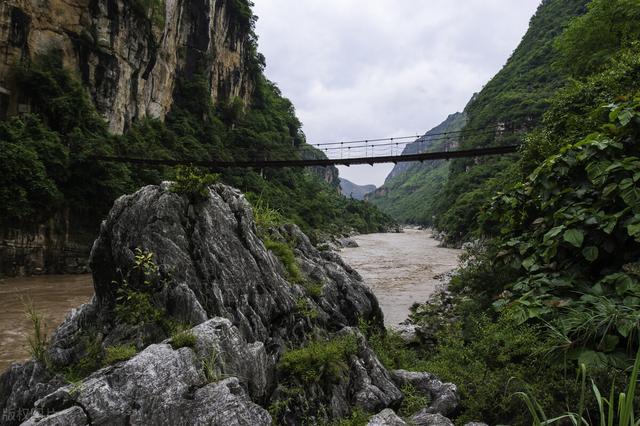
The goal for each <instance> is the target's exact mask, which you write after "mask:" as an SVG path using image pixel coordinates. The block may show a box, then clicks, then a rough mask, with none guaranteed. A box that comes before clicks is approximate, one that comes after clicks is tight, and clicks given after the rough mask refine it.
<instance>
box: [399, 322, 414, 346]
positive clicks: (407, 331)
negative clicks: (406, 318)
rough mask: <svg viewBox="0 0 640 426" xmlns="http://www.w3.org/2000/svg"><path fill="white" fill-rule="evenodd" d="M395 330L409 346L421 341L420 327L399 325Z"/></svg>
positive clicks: (407, 324) (406, 324)
mask: <svg viewBox="0 0 640 426" xmlns="http://www.w3.org/2000/svg"><path fill="white" fill-rule="evenodd" d="M393 330H394V331H395V332H396V333H398V336H400V338H401V339H402V340H404V342H405V343H407V344H411V343H418V342H419V341H420V338H419V337H418V327H417V326H416V325H415V324H409V323H405V324H398V325H397V326H395V327H393Z"/></svg>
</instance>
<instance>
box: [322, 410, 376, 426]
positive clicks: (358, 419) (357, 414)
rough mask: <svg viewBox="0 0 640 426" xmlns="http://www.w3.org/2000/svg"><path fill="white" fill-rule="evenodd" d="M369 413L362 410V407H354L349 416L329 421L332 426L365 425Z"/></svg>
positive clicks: (367, 421) (369, 415)
mask: <svg viewBox="0 0 640 426" xmlns="http://www.w3.org/2000/svg"><path fill="white" fill-rule="evenodd" d="M370 417H371V414H369V413H367V412H366V411H364V410H363V409H362V408H356V409H354V410H353V411H352V412H351V415H350V416H349V417H345V418H344V419H340V420H338V421H335V422H333V423H331V425H332V426H366V425H367V424H368V423H369V418H370Z"/></svg>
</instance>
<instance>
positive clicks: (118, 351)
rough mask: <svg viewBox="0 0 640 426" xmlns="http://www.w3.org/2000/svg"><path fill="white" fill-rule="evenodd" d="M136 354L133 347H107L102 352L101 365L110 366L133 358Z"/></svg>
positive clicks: (136, 351)
mask: <svg viewBox="0 0 640 426" xmlns="http://www.w3.org/2000/svg"><path fill="white" fill-rule="evenodd" d="M137 353H138V350H137V349H136V347H135V346H134V345H117V346H107V347H106V348H105V350H104V358H103V360H102V365H103V366H107V365H112V364H115V363H118V362H120V361H126V360H128V359H131V358H133V357H134V356H135V355H136V354H137Z"/></svg>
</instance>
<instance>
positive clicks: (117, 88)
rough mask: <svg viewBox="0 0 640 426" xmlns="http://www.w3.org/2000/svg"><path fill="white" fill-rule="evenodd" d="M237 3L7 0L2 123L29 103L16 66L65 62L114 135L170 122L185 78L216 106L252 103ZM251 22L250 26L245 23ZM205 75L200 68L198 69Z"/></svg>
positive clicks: (0, 26)
mask: <svg viewBox="0 0 640 426" xmlns="http://www.w3.org/2000/svg"><path fill="white" fill-rule="evenodd" d="M238 4H239V3H238V2H235V1H230V0H192V1H177V0H149V1H142V0H47V1H40V0H38V1H29V0H7V1H3V2H2V3H0V52H2V53H0V55H1V56H2V60H0V117H1V116H2V115H3V113H5V112H8V113H16V112H23V111H26V110H28V109H29V105H28V102H24V101H23V100H21V97H20V94H19V93H17V92H16V87H15V86H14V84H13V83H12V81H11V71H12V69H13V67H14V66H15V65H18V64H24V63H28V61H30V60H32V59H34V58H35V57H38V56H40V55H44V54H47V53H50V52H52V51H54V52H57V53H59V54H60V55H61V57H62V59H63V63H64V64H65V65H66V66H67V67H68V68H70V69H71V70H75V72H76V73H77V75H78V76H79V77H80V78H81V79H82V81H83V82H84V83H85V84H86V85H87V87H88V88H89V91H90V93H91V95H92V97H93V99H94V102H95V104H96V107H97V108H98V111H100V112H101V113H102V114H103V116H104V117H105V118H106V120H107V122H108V123H109V127H110V130H111V131H112V132H113V133H122V131H123V130H124V129H126V128H127V127H128V125H129V124H130V123H131V121H132V120H135V119H140V118H142V117H146V116H149V117H155V118H160V119H162V118H164V116H165V114H166V113H167V112H168V111H169V109H170V108H171V105H172V103H173V97H174V88H175V86H176V83H177V80H178V79H179V78H185V79H192V78H193V77H194V74H195V73H196V71H198V72H200V73H201V75H203V76H205V78H208V79H209V80H210V83H211V88H212V89H211V92H212V93H211V96H212V98H213V99H214V101H216V100H227V99H231V98H234V97H238V98H241V99H243V100H244V101H248V100H249V97H250V94H251V91H252V87H253V82H252V80H251V73H250V72H247V69H248V68H247V67H248V61H247V58H248V56H249V51H250V49H252V47H251V43H252V41H251V38H250V36H249V25H248V23H247V22H246V20H247V19H248V18H246V17H244V18H243V17H242V11H240V10H238ZM243 20H244V21H243ZM198 67H202V68H201V69H198Z"/></svg>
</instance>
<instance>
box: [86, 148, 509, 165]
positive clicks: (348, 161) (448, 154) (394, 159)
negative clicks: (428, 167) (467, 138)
mask: <svg viewBox="0 0 640 426" xmlns="http://www.w3.org/2000/svg"><path fill="white" fill-rule="evenodd" d="M518 148H519V145H507V146H498V147H490V148H477V149H465V150H458V151H441V152H423V153H420V154H409V155H387V156H381V157H360V158H344V159H343V158H320V159H315V160H254V161H216V160H154V159H147V158H128V157H110V156H96V157H93V158H94V159H96V160H99V161H108V162H114V163H128V164H139V165H149V166H178V165H190V166H200V167H206V168H213V169H224V168H236V167H237V168H256V169H265V168H284V167H312V166H325V167H326V166H337V165H341V166H351V165H358V164H369V165H374V164H378V163H402V162H409V161H420V162H422V161H427V160H448V159H452V158H465V157H483V156H487V155H502V154H509V153H513V152H517V150H518Z"/></svg>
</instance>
